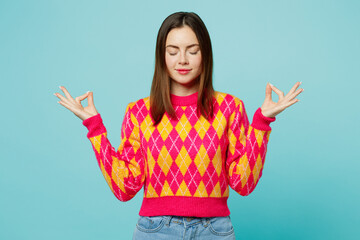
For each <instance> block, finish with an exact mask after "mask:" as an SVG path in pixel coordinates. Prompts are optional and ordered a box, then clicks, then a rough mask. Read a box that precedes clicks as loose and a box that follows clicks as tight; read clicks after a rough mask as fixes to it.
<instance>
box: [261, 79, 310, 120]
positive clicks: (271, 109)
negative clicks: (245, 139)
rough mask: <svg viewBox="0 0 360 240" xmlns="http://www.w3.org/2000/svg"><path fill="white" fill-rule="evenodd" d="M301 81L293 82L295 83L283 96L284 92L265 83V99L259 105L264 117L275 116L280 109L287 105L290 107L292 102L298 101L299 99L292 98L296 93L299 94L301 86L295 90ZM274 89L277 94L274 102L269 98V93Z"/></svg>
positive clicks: (282, 109) (301, 89)
mask: <svg viewBox="0 0 360 240" xmlns="http://www.w3.org/2000/svg"><path fill="white" fill-rule="evenodd" d="M300 84H301V82H297V83H295V85H294V86H293V87H292V88H291V90H290V91H289V92H288V94H286V96H284V93H283V92H282V91H280V90H279V89H277V88H276V87H274V86H273V85H272V84H270V83H268V84H267V85H266V91H265V101H264V103H263V105H262V106H261V113H262V114H263V115H264V116H265V117H275V116H276V115H278V114H279V113H281V112H282V111H284V110H285V109H286V108H287V107H290V106H291V105H293V104H294V103H296V102H298V101H300V100H299V99H294V98H295V97H296V96H297V95H299V94H300V93H301V92H302V91H304V89H303V88H300V89H298V90H296V89H297V88H298V87H299V86H300ZM272 91H274V92H275V93H276V94H277V95H278V96H279V101H278V102H274V101H273V100H272V98H271V93H272Z"/></svg>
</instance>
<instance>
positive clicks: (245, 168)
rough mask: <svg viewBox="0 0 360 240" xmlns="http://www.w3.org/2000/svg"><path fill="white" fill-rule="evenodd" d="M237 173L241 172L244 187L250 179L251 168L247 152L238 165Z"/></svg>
mask: <svg viewBox="0 0 360 240" xmlns="http://www.w3.org/2000/svg"><path fill="white" fill-rule="evenodd" d="M236 173H237V174H241V186H242V187H244V186H245V184H246V182H247V181H248V179H249V176H250V173H251V170H250V166H249V162H248V158H247V155H246V154H245V155H244V156H243V158H242V159H241V160H240V162H239V165H237V168H236Z"/></svg>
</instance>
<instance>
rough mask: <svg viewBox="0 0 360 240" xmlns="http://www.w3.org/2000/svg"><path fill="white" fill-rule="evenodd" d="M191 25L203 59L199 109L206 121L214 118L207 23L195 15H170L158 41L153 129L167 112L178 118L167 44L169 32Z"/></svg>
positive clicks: (153, 94) (189, 13)
mask: <svg viewBox="0 0 360 240" xmlns="http://www.w3.org/2000/svg"><path fill="white" fill-rule="evenodd" d="M183 26H189V27H190V28H191V29H192V30H193V31H194V33H195V35H196V37H197V39H198V41H199V45H200V51H201V56H202V68H203V69H202V73H201V74H200V76H199V79H198V80H197V81H199V88H198V99H197V109H198V112H197V114H198V116H199V114H202V115H203V116H204V117H205V118H206V119H207V120H210V119H211V118H212V117H213V112H214V111H213V94H214V88H213V84H212V70H213V55H212V48H211V40H210V36H209V33H208V31H207V29H206V26H205V24H204V22H203V21H202V20H201V18H200V17H199V16H198V15H197V14H196V13H192V12H176V13H173V14H171V15H170V16H168V17H167V18H166V19H165V20H164V22H163V23H162V25H161V27H160V29H159V32H158V35H157V40H156V50H155V71H154V77H153V81H152V85H151V92H150V112H151V116H152V118H153V121H154V126H156V125H157V124H159V122H160V121H161V119H162V117H163V115H164V113H165V112H167V113H168V114H169V116H170V117H175V116H176V115H175V110H174V108H173V106H172V104H171V100H170V77H169V75H168V73H167V70H166V69H167V68H166V63H165V42H166V38H167V35H168V33H169V32H170V31H171V30H172V29H174V28H180V27H183Z"/></svg>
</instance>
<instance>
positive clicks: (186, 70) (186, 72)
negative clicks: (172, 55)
mask: <svg viewBox="0 0 360 240" xmlns="http://www.w3.org/2000/svg"><path fill="white" fill-rule="evenodd" d="M176 71H177V72H178V73H180V74H182V75H185V74H188V73H189V72H190V71H191V69H176Z"/></svg>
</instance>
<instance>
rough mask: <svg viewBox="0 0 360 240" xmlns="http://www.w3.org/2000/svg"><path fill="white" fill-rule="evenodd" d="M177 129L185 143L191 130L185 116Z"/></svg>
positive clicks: (177, 125)
mask: <svg viewBox="0 0 360 240" xmlns="http://www.w3.org/2000/svg"><path fill="white" fill-rule="evenodd" d="M175 129H176V131H177V132H178V133H179V135H180V138H181V140H183V141H185V139H186V138H187V135H188V134H189V132H190V130H191V124H190V122H189V120H188V119H187V118H186V116H185V114H183V115H182V117H181V119H180V121H179V122H178V124H176V127H175Z"/></svg>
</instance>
